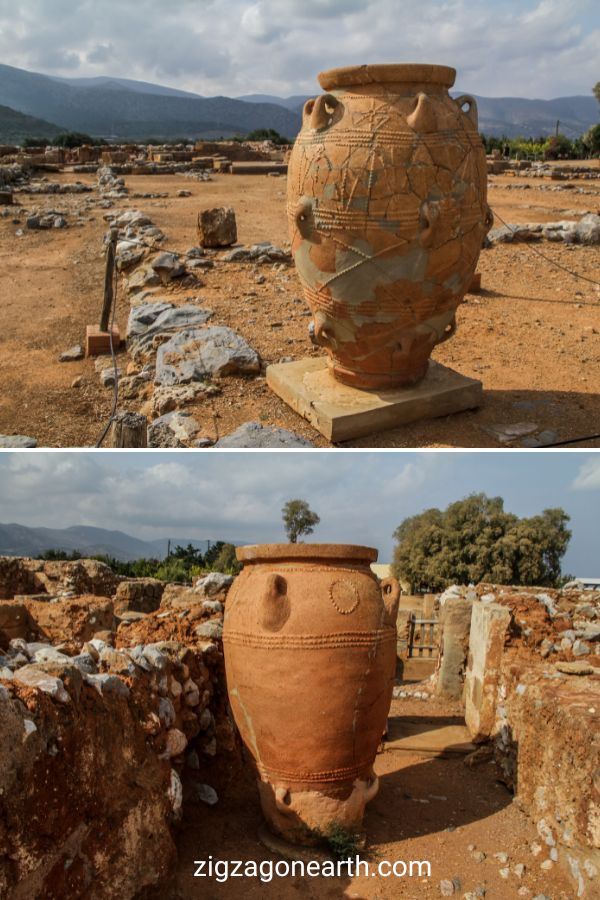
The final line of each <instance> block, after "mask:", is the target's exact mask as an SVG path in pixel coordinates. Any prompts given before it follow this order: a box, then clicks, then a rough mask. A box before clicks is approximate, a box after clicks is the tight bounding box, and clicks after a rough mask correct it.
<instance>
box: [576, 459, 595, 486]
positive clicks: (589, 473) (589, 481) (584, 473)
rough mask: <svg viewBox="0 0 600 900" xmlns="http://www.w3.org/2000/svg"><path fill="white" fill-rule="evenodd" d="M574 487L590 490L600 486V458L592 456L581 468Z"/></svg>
mask: <svg viewBox="0 0 600 900" xmlns="http://www.w3.org/2000/svg"><path fill="white" fill-rule="evenodd" d="M572 487H573V488H574V489H575V490H576V491H589V490H595V489H598V488H600V459H598V458H597V457H596V456H591V457H590V458H589V459H587V460H586V461H585V462H584V463H583V464H582V465H581V466H580V469H579V472H578V473H577V475H576V477H575V480H574V481H573V485H572Z"/></svg>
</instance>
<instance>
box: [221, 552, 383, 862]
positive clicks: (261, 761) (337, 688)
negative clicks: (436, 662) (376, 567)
mask: <svg viewBox="0 0 600 900" xmlns="http://www.w3.org/2000/svg"><path fill="white" fill-rule="evenodd" d="M237 555H238V558H239V559H240V560H242V561H243V562H244V569H243V571H242V573H241V574H240V576H239V577H238V578H237V579H236V581H235V582H234V585H233V587H232V589H231V591H230V593H229V596H228V598H227V605H226V615H225V627H224V635H223V641H224V652H225V665H226V673H227V685H228V692H229V699H230V703H231V707H232V710H233V714H234V717H235V720H236V723H237V725H238V728H239V730H240V733H241V736H242V740H243V741H244V743H245V744H246V747H247V749H248V750H249V752H250V754H251V755H252V757H253V759H254V762H255V764H256V767H257V770H258V778H259V793H260V799H261V804H262V807H263V812H264V814H265V817H266V818H267V821H268V823H269V826H270V827H271V829H272V830H273V831H275V832H276V833H279V834H281V835H283V836H284V837H285V838H287V839H288V840H290V841H292V842H295V843H301V844H311V843H315V842H316V840H317V839H318V834H325V833H327V831H328V829H329V828H330V827H331V826H333V825H334V824H335V825H338V826H341V827H343V828H345V829H347V830H348V831H357V830H359V829H360V825H361V821H362V816H363V813H364V809H365V805H366V803H367V802H368V801H369V800H370V799H371V797H373V796H374V795H375V793H376V792H377V784H378V783H377V779H376V778H375V776H374V775H373V761H374V759H375V754H376V751H377V746H378V744H379V742H380V740H381V736H382V734H383V731H384V729H385V723H386V718H387V714H388V710H389V705H390V701H391V696H392V688H393V679H394V670H395V661H396V628H395V621H396V611H397V605H398V598H399V587H398V584H397V582H396V581H395V580H394V579H389V580H388V581H387V582H384V583H383V585H382V586H380V585H379V583H378V581H377V579H376V578H375V576H374V575H373V573H372V572H371V570H370V567H369V563H370V562H372V561H373V560H374V559H376V551H374V550H372V549H371V548H367V547H354V546H349V545H330V544H272V545H265V546H255V547H245V548H241V549H239V550H238V551H237ZM282 673H286V677H285V679H283V678H282ZM292 710H293V716H290V711H292Z"/></svg>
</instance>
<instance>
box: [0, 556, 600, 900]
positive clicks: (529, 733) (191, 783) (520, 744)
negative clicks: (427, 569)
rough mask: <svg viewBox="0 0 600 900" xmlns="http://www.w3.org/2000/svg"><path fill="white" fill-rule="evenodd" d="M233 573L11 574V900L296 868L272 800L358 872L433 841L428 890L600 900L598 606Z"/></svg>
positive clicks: (294, 837)
mask: <svg viewBox="0 0 600 900" xmlns="http://www.w3.org/2000/svg"><path fill="white" fill-rule="evenodd" d="M238 555H239V556H240V558H241V559H242V560H243V562H244V568H243V570H242V574H241V575H240V576H238V578H237V580H235V581H234V579H233V578H232V577H231V576H225V575H221V574H218V573H211V574H209V575H207V576H204V577H202V578H200V579H198V580H196V582H195V584H194V585H193V586H186V585H174V584H164V583H163V582H160V581H157V580H155V579H143V578H142V579H130V578H124V577H122V576H116V575H115V574H114V573H113V572H112V570H111V569H110V568H108V566H106V565H105V564H103V563H99V562H96V561H94V560H78V561H75V562H49V561H42V560H34V559H27V558H12V557H11V558H9V557H2V558H0V597H1V599H0V721H1V722H2V728H1V729H0V760H1V764H0V894H1V895H2V896H3V897H6V898H7V900H21V898H29V897H48V898H50V897H52V898H54V897H69V898H79V897H81V898H83V897H86V898H115V900H116V898H118V900H127V898H134V897H140V896H144V897H146V896H148V897H150V896H162V897H177V896H184V895H185V896H206V893H202V888H203V886H202V885H200V886H198V884H197V883H194V879H193V874H192V873H193V867H192V859H195V860H198V859H199V858H207V857H208V854H209V853H211V854H213V855H214V856H215V858H218V855H219V854H221V855H223V854H224V853H225V854H229V856H230V857H231V858H236V859H237V858H240V854H242V855H243V854H247V855H248V857H247V858H249V859H257V858H265V857H266V858H271V859H273V860H276V859H278V858H280V857H279V856H278V854H277V853H276V852H275V851H273V850H272V849H269V847H268V845H266V846H265V845H264V844H261V843H260V840H259V837H258V834H259V830H260V828H261V824H262V823H263V821H264V820H263V813H262V812H261V804H262V809H263V810H264V814H265V816H266V820H267V822H268V823H269V826H270V829H272V830H274V831H275V832H279V834H280V835H281V834H283V835H284V837H285V838H286V840H287V841H288V843H289V841H290V840H291V841H292V842H296V841H300V843H305V842H306V840H307V837H308V838H310V841H314V840H315V839H316V837H317V834H320V835H321V836H323V840H322V841H321V843H322V844H323V846H322V848H321V851H323V847H324V852H326V853H327V852H330V850H327V841H326V840H325V838H326V835H327V820H328V818H331V819H333V820H334V821H337V820H338V819H341V820H343V823H345V825H346V827H347V830H348V832H354V831H357V830H359V831H361V834H362V836H363V840H362V842H359V843H357V844H356V845H354V850H353V852H357V853H360V854H363V855H365V856H366V857H367V858H378V855H379V856H381V855H382V854H383V856H384V857H388V858H389V857H390V854H392V853H396V854H398V855H400V856H401V855H402V854H403V853H404V854H406V853H409V852H412V853H417V852H420V853H425V852H426V851H425V850H424V849H423V847H428V848H429V849H428V852H429V856H428V857H427V858H428V859H430V860H431V867H432V871H431V876H430V877H429V878H428V879H423V880H422V881H421V884H422V885H423V890H426V889H427V885H429V886H430V887H431V890H432V894H431V896H439V895H440V894H441V896H452V895H454V894H455V895H457V896H460V897H462V896H464V897H468V898H475V897H483V896H488V897H491V898H495V897H508V896H510V897H517V896H518V897H530V898H533V897H542V896H544V897H546V896H551V897H553V898H568V900H571V898H574V897H584V898H593V897H596V896H598V885H599V884H600V881H599V879H600V833H599V830H598V821H599V818H598V808H599V806H598V804H599V803H600V799H599V796H600V794H599V792H600V784H599V771H600V593H598V592H596V591H593V590H583V589H582V588H581V586H575V587H569V586H567V587H566V588H564V589H562V590H555V589H535V588H527V589H523V588H512V587H506V586H498V585H491V584H480V585H476V586H460V585H455V586H453V587H451V588H449V589H447V590H445V591H444V592H443V593H441V594H439V595H425V596H422V595H421V596H412V595H407V594H402V595H401V596H400V597H399V596H398V595H399V589H398V588H397V585H396V583H395V582H394V581H393V579H392V580H388V581H383V582H378V579H377V577H376V575H375V574H373V573H372V572H371V570H370V569H369V565H370V564H371V563H373V560H374V558H375V556H376V554H375V552H374V551H371V550H369V549H368V548H360V547H348V546H341V547H340V546H335V545H310V544H299V545H273V546H270V547H266V548H261V547H246V548H240V549H239V550H238ZM398 600H399V601H400V605H399V608H398V607H397V603H398ZM223 626H225V627H223ZM396 631H397V634H396ZM388 638H389V639H388ZM224 640H225V657H224V655H223V654H224V648H223V641H224ZM390 654H391V655H390ZM368 660H370V663H369V664H368V665H367V667H366V670H365V665H366V663H367V661H368ZM394 667H395V677H394ZM365 671H366V672H367V677H366V680H365ZM392 694H393V697H392V696H391V695H392ZM390 699H391V709H390ZM388 713H389V718H388V722H387V725H386V716H388ZM353 717H354V719H353ZM353 722H354V724H353ZM238 728H239V731H238ZM353 731H354V733H355V740H356V741H357V744H356V747H355V749H354V751H353V749H352V739H351V735H352V733H353ZM375 754H376V755H375ZM257 770H258V775H259V786H260V798H259V792H258V791H257V790H256V784H255V775H256V772H257ZM327 773H329V774H327ZM361 779H362V780H361ZM377 786H378V787H379V791H378V793H377V796H376V797H375V799H371V798H372V797H373V795H374V794H375V792H376V791H377ZM368 800H371V802H370V803H369V805H368V806H366V809H365V803H366V801H368ZM363 812H364V819H363ZM361 820H362V825H361ZM330 824H331V823H330ZM339 824H340V823H339V822H338V825H339ZM257 854H258V855H257ZM403 858H407V857H406V856H404V857H403ZM421 858H424V857H421ZM298 883H300V882H298ZM347 883H348V885H349V886H350V887H351V886H352V885H353V884H354V885H355V886H356V887H359V890H360V891H361V896H365V897H373V896H375V895H373V893H372V891H373V886H369V883H368V881H367V882H366V883H362V882H352V881H351V880H348V882H347ZM212 887H214V891H213V893H212V894H211V895H214V896H225V897H227V896H237V894H236V893H235V889H234V887H232V886H231V884H229V885H212ZM212 887H211V890H212ZM263 887H264V886H263ZM221 889H222V893H219V892H218V891H220V890H221ZM278 889H279V894H278V896H285V897H288V896H291V894H289V893H288V892H289V891H290V890H292V891H293V890H294V888H293V887H290V886H287V887H285V886H284V887H280V888H278ZM389 889H390V890H392V893H391V894H388V893H386V892H385V890H386V888H385V885H384V886H383V890H384V893H383V894H381V893H379V894H377V896H385V897H387V896H390V897H392V896H407V897H409V896H414V893H411V890H413V888H411V887H410V885H407V886H406V888H403V887H402V886H400V887H399V886H398V884H396V886H395V887H392V888H389ZM404 889H406V891H407V892H408V893H406V894H404V893H403V892H402V891H404ZM204 890H206V885H204ZM153 891H154V892H156V893H152V892H153ZM231 891H234V893H231ZM394 891H395V893H394Z"/></svg>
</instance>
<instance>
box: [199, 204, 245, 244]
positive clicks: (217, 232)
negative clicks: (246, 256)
mask: <svg viewBox="0 0 600 900" xmlns="http://www.w3.org/2000/svg"><path fill="white" fill-rule="evenodd" d="M236 241H237V224H236V221H235V210H234V209H233V207H231V206H221V207H217V208H215V209H203V210H201V211H200V213H199V214H198V243H199V244H200V246H201V247H230V246H231V244H235V242H236Z"/></svg>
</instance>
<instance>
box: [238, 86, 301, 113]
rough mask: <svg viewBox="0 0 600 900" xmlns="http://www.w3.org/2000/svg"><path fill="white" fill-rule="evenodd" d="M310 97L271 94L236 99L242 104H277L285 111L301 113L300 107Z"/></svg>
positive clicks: (248, 95) (249, 95) (250, 95)
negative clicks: (241, 101)
mask: <svg viewBox="0 0 600 900" xmlns="http://www.w3.org/2000/svg"><path fill="white" fill-rule="evenodd" d="M317 93H318V91H316V92H315V94H313V95H312V96H315V97H316V96H317ZM310 96H311V95H310V94H307V95H306V96H304V94H295V95H294V96H293V97H274V96H272V95H271V94H246V95H245V96H244V97H238V98H237V99H238V100H243V101H244V103H278V104H279V106H285V108H286V109H291V110H293V111H296V112H298V111H300V112H301V111H302V107H303V106H304V104H305V103H306V101H307V100H308V99H309V98H310Z"/></svg>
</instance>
